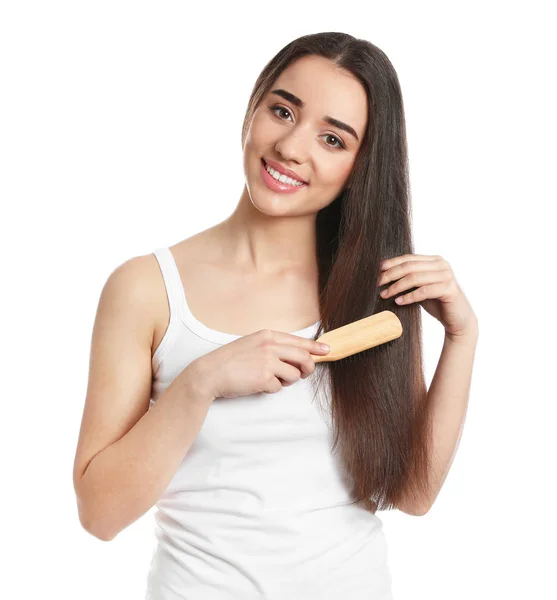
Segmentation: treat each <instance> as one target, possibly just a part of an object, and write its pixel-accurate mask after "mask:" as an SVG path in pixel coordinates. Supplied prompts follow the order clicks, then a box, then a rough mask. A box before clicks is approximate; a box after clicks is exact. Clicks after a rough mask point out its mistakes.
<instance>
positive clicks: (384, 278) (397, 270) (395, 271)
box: [377, 260, 447, 287]
mask: <svg viewBox="0 0 557 600" xmlns="http://www.w3.org/2000/svg"><path fill="white" fill-rule="evenodd" d="M444 270H447V269H446V263H445V261H443V260H440V261H438V260H435V261H432V260H412V261H410V260H409V261H406V262H402V263H400V264H399V265H395V266H393V267H391V268H390V269H387V270H386V271H383V272H382V273H381V274H380V275H379V278H378V280H377V287H380V286H382V285H385V284H387V283H389V282H391V281H396V280H397V279H398V280H400V279H402V278H403V277H405V276H407V275H411V274H413V273H417V272H421V271H444Z"/></svg>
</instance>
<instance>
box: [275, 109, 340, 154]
mask: <svg viewBox="0 0 557 600" xmlns="http://www.w3.org/2000/svg"><path fill="white" fill-rule="evenodd" d="M270 110H271V112H272V113H273V114H275V115H276V116H277V117H278V118H279V119H282V120H283V121H284V119H283V118H282V117H281V116H279V114H278V111H283V112H285V113H287V114H288V115H289V114H290V111H289V110H288V109H287V108H284V106H271V107H270ZM321 137H332V138H333V139H335V140H336V142H337V143H336V144H327V146H329V147H330V148H337V149H346V146H345V145H344V144H343V142H342V140H341V139H340V138H339V137H337V136H336V135H334V134H332V133H326V134H325V135H322V136H321Z"/></svg>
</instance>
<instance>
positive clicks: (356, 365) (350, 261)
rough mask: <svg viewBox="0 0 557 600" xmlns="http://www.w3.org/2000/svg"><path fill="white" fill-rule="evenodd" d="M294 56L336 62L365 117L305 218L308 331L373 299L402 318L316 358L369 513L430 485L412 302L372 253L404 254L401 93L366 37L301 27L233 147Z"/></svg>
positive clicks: (263, 82) (354, 314)
mask: <svg viewBox="0 0 557 600" xmlns="http://www.w3.org/2000/svg"><path fill="white" fill-rule="evenodd" d="M306 55H318V56H321V57H324V58H327V59H329V60H330V61H331V62H332V63H333V64H334V65H336V66H338V67H341V68H343V69H346V70H347V71H349V72H350V73H352V75H354V76H355V77H356V78H357V79H358V80H359V81H360V82H361V84H362V85H363V87H364V88H365V90H366V94H367V101H368V115H369V118H368V125H367V129H366V132H365V135H364V138H363V140H362V144H361V146H360V148H359V150H358V155H357V157H356V160H355V163H354V167H353V170H352V172H351V174H350V176H349V177H348V179H347V182H346V185H345V187H344V189H343V190H342V192H341V193H340V194H339V195H338V196H337V198H335V200H334V201H333V202H332V203H331V204H329V205H328V206H326V207H325V208H323V209H322V210H320V211H319V213H318V214H317V218H316V236H317V237H316V242H317V260H318V267H319V305H320V306H319V309H320V314H321V324H320V327H319V329H318V331H317V333H316V334H315V336H314V339H317V338H318V337H319V336H320V335H321V334H322V333H323V332H325V331H330V330H332V329H335V328H337V327H341V326H342V325H346V324H347V323H351V322H352V321H356V320H358V319H362V318H364V317H367V316H369V315H372V314H375V313H377V312H381V311H383V310H391V311H392V312H394V313H395V314H396V315H397V316H398V318H399V319H400V321H401V323H402V327H403V334H402V336H401V337H399V338H398V339H396V340H393V341H391V342H388V343H386V344H382V345H380V346H377V347H375V348H371V349H369V350H366V351H365V352H362V353H360V354H357V355H355V357H354V358H352V359H348V358H347V359H342V360H339V361H331V362H324V363H319V364H318V365H317V367H318V368H319V371H320V372H321V377H320V379H319V382H320V383H319V385H321V379H322V377H323V374H325V373H327V375H328V377H327V383H328V385H330V390H331V399H332V406H331V416H332V423H333V427H334V444H333V448H332V449H333V450H335V449H336V447H337V445H338V444H339V442H340V449H341V457H342V459H343V461H344V465H345V467H346V470H347V473H348V475H349V477H351V479H352V490H351V493H352V497H353V498H354V503H357V504H359V505H360V506H363V507H365V508H366V509H368V510H371V511H372V512H375V511H376V510H390V509H393V508H396V507H397V505H398V504H399V502H401V500H402V499H403V498H407V499H410V501H412V502H416V503H417V502H419V499H420V498H425V497H427V493H428V490H429V484H430V481H429V475H428V474H429V456H430V447H429V444H430V439H431V438H430V416H431V415H430V411H429V410H428V406H427V389H426V385H425V379H424V374H423V363H422V342H421V335H422V325H421V308H420V306H419V304H417V303H411V304H408V305H406V306H398V305H397V304H395V302H394V297H391V298H389V299H387V300H383V299H382V298H381V297H380V296H379V292H380V291H381V289H382V288H379V287H377V280H378V278H379V275H380V265H381V262H382V261H383V260H385V259H387V258H390V257H393V256H400V255H402V254H409V253H413V243H412V233H411V214H410V184H409V174H408V158H407V142H406V126H405V118H404V109H403V101H402V94H401V90H400V85H399V81H398V77H397V74H396V72H395V69H394V67H393V66H392V64H391V62H390V61H389V59H388V58H387V56H386V55H385V53H384V52H383V51H381V50H380V49H379V48H377V47H376V46H374V45H373V44H371V43H370V42H369V41H367V40H362V39H357V38H355V37H353V36H351V35H348V34H346V33H338V32H323V33H316V34H311V35H305V36H303V37H300V38H298V39H296V40H294V41H292V42H290V43H289V44H288V45H287V46H285V47H284V48H283V49H282V50H280V51H279V52H278V54H277V55H276V56H275V57H274V58H273V59H272V60H270V61H269V62H268V63H267V65H266V66H265V67H264V69H263V71H262V72H261V74H260V75H259V77H258V79H257V81H256V83H255V85H254V88H253V91H252V93H251V96H250V99H249V104H248V108H247V111H246V115H245V119H244V123H243V127H242V148H243V147H244V143H245V139H246V135H247V133H248V130H249V125H250V123H251V120H252V117H253V114H254V112H255V110H256V109H257V107H258V106H259V104H260V102H261V101H262V99H263V98H264V97H265V95H266V94H267V93H268V92H269V90H270V87H271V86H272V85H273V83H274V81H275V80H276V79H277V77H278V76H279V75H280V73H281V72H282V71H283V70H284V69H285V68H286V67H287V66H288V65H289V64H291V63H292V62H294V61H295V60H296V59H299V58H301V57H303V56H306ZM391 283H392V282H391ZM413 289H414V288H413ZM409 291H410V290H407V291H405V292H404V293H408V292H409ZM356 357H357V359H356ZM355 359H356V360H355Z"/></svg>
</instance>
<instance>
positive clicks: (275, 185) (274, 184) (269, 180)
mask: <svg viewBox="0 0 557 600" xmlns="http://www.w3.org/2000/svg"><path fill="white" fill-rule="evenodd" d="M261 177H262V179H263V183H264V184H265V185H266V186H267V187H268V188H269V189H271V190H273V191H274V192H280V193H282V194H292V193H294V192H297V191H299V190H301V189H303V188H305V187H306V186H307V185H308V184H307V183H303V184H302V185H289V184H288V183H282V182H281V181H279V180H278V179H275V178H274V177H273V176H272V175H271V174H270V173H269V172H268V171H267V165H266V163H265V160H264V159H263V158H262V159H261Z"/></svg>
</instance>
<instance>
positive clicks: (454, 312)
mask: <svg viewBox="0 0 557 600" xmlns="http://www.w3.org/2000/svg"><path fill="white" fill-rule="evenodd" d="M381 271H382V272H381V276H380V277H379V280H378V282H377V286H378V287H379V286H382V285H385V284H387V283H389V282H391V281H394V280H397V281H396V282H395V283H393V284H392V285H391V286H390V287H388V288H387V289H385V290H383V292H381V294H380V295H381V297H382V298H383V299H385V298H390V297H391V296H396V295H397V294H400V292H403V291H405V290H408V289H410V288H416V289H415V290H413V291H412V292H410V293H409V294H404V295H402V296H399V297H398V298H396V300H395V302H396V303H397V304H399V305H405V304H410V303H411V302H417V303H418V304H420V305H421V306H422V307H423V308H424V309H425V310H426V311H427V312H428V313H429V314H430V315H431V316H433V317H435V318H436V319H437V320H438V321H440V322H441V323H442V325H443V327H444V328H445V333H446V334H448V335H450V336H460V335H475V334H477V329H478V320H477V317H476V315H475V314H474V311H473V310H472V307H471V306H470V303H469V302H468V300H467V298H466V296H465V295H464V292H463V291H462V290H461V289H460V286H459V285H458V283H457V282H456V279H455V277H454V274H453V271H452V269H451V266H450V265H449V263H448V262H447V261H446V260H444V259H443V258H442V257H441V256H427V255H423V254H404V255H402V256H395V257H393V258H389V259H387V260H385V261H384V262H383V264H382V265H381Z"/></svg>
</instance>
